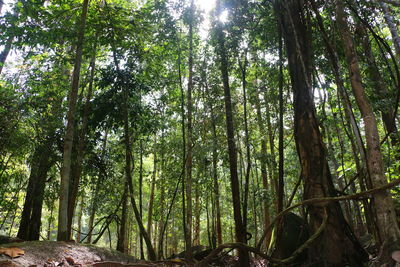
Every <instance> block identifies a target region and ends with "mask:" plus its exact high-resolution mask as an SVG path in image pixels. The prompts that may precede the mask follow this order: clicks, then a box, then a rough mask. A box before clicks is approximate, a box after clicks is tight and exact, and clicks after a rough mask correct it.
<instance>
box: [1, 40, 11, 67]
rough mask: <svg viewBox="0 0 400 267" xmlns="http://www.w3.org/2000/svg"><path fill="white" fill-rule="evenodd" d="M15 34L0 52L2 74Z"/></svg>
mask: <svg viewBox="0 0 400 267" xmlns="http://www.w3.org/2000/svg"><path fill="white" fill-rule="evenodd" d="M13 41H14V36H10V37H8V39H7V41H6V44H5V46H4V49H3V51H2V52H1V53H0V74H1V73H2V72H3V67H4V64H5V63H6V60H7V57H8V55H9V54H10V51H11V47H12V43H13Z"/></svg>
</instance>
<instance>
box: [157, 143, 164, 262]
mask: <svg viewBox="0 0 400 267" xmlns="http://www.w3.org/2000/svg"><path fill="white" fill-rule="evenodd" d="M161 144H162V145H161V152H160V153H161V162H160V165H161V166H160V171H161V175H160V183H159V187H160V188H159V191H160V204H159V206H160V221H159V224H158V235H159V237H158V251H157V258H158V259H162V258H163V251H164V249H163V240H164V217H165V212H164V209H165V184H164V180H163V179H162V178H163V176H164V167H165V166H164V165H165V162H164V161H165V158H164V151H163V149H164V138H163V139H162V140H161Z"/></svg>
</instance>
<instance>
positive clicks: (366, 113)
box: [335, 1, 400, 264]
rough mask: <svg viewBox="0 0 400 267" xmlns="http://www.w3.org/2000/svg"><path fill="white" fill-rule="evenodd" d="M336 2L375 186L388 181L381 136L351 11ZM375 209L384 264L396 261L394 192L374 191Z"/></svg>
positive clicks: (397, 237) (399, 233)
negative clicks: (364, 81) (367, 90)
mask: <svg viewBox="0 0 400 267" xmlns="http://www.w3.org/2000/svg"><path fill="white" fill-rule="evenodd" d="M335 3H336V21H337V24H338V28H339V30H340V33H341V37H342V40H343V45H344V52H345V55H346V61H347V64H348V69H349V74H350V82H351V86H352V89H353V94H354V97H355V99H356V102H357V105H358V107H359V109H360V112H361V116H362V119H363V122H364V130H365V139H366V142H367V154H366V156H367V166H368V171H369V174H370V177H371V180H372V183H373V186H374V187H379V186H383V185H385V184H387V180H386V177H385V173H384V167H383V160H382V154H381V150H380V140H379V133H378V128H377V122H376V118H375V114H374V113H373V111H372V107H371V104H370V102H369V99H368V97H367V95H366V93H365V89H364V86H363V84H362V77H361V71H360V67H359V64H358V58H357V54H356V51H355V47H354V43H353V40H352V37H351V34H350V30H349V28H348V27H349V26H348V22H347V15H346V13H345V11H344V7H343V4H342V2H341V1H335ZM374 200H375V210H376V214H377V222H378V228H379V235H380V236H379V238H380V240H379V241H380V242H379V243H380V245H381V249H382V251H383V252H382V257H381V259H380V260H381V262H380V263H381V264H393V260H392V259H391V252H392V251H394V250H397V249H399V246H398V245H397V244H396V242H398V241H399V240H400V230H399V227H398V225H397V221H396V213H395V209H394V203H393V199H392V197H391V194H390V192H388V191H383V192H379V193H377V194H375V195H374Z"/></svg>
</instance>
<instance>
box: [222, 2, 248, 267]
mask: <svg viewBox="0 0 400 267" xmlns="http://www.w3.org/2000/svg"><path fill="white" fill-rule="evenodd" d="M216 11H217V12H216V26H215V31H216V38H217V47H216V50H217V54H218V57H219V61H220V62H219V63H220V70H221V75H222V81H223V88H224V99H225V116H226V132H227V141H228V156H229V169H230V180H231V191H232V192H231V193H232V201H233V213H234V215H233V216H234V221H235V235H236V241H237V242H241V243H246V230H245V229H244V227H243V221H242V214H241V208H240V206H241V205H240V187H239V179H238V170H237V151H236V143H235V129H234V125H233V112H232V101H231V89H230V85H229V73H228V58H227V55H226V48H225V34H224V32H223V27H222V23H221V22H220V21H219V20H218V17H219V15H220V14H221V6H220V0H217V4H216ZM239 262H240V266H243V267H246V266H249V254H248V252H247V251H246V250H239Z"/></svg>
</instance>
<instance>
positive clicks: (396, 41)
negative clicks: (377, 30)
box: [376, 0, 400, 61]
mask: <svg viewBox="0 0 400 267" xmlns="http://www.w3.org/2000/svg"><path fill="white" fill-rule="evenodd" d="M376 1H378V2H379V5H380V7H381V8H382V11H383V16H384V18H385V21H386V24H387V25H388V27H389V30H390V34H391V35H392V41H393V46H394V49H395V51H396V55H397V60H398V61H400V36H399V32H398V31H397V26H396V23H395V21H394V18H393V16H392V15H391V14H390V11H389V8H388V6H387V5H386V3H385V2H384V1H382V0H376Z"/></svg>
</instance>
